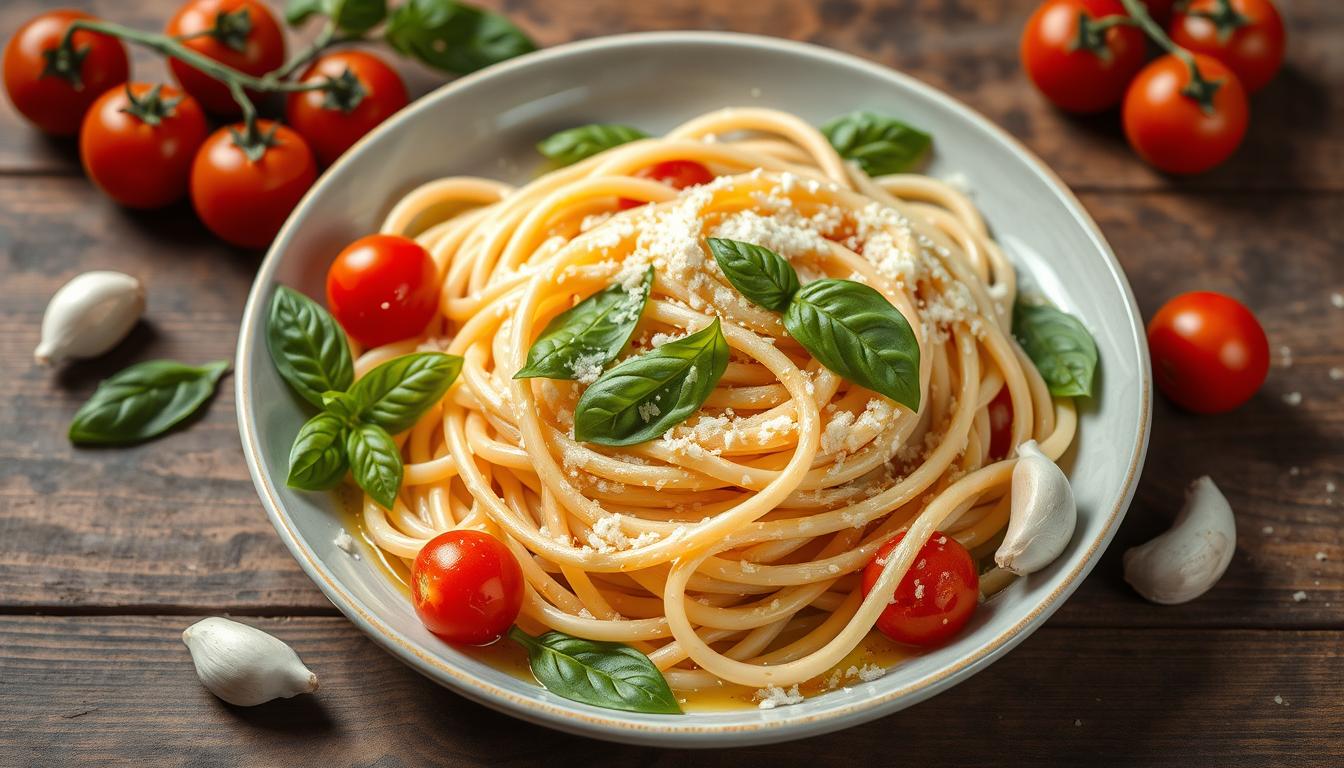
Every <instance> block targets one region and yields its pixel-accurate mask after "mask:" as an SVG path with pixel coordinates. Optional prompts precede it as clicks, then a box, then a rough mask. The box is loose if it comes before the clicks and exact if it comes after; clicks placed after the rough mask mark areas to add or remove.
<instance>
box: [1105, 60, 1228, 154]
mask: <svg viewBox="0 0 1344 768" xmlns="http://www.w3.org/2000/svg"><path fill="white" fill-rule="evenodd" d="M1195 62H1196V65H1197V66H1198V67H1199V71H1200V74H1201V75H1202V76H1203V77H1204V79H1205V80H1209V81H1211V82H1214V83H1217V84H1218V85H1217V90H1215V91H1214V94H1213V99H1212V110H1211V111H1209V112H1205V111H1204V109H1203V108H1202V107H1201V106H1200V103H1199V101H1197V100H1196V99H1194V98H1192V97H1190V96H1188V95H1186V94H1185V93H1184V89H1185V88H1186V86H1187V85H1189V83H1190V70H1189V69H1188V68H1187V67H1186V65H1185V62H1183V61H1181V60H1180V59H1179V58H1177V57H1175V56H1171V55H1168V56H1162V57H1159V58H1157V59H1156V60H1154V61H1153V63H1151V64H1149V65H1148V66H1147V67H1145V68H1144V69H1143V71H1142V72H1140V73H1139V76H1138V77H1136V78H1134V82H1133V83H1132V84H1131V85H1130V86H1129V92H1128V93H1126V94H1125V108H1124V121H1125V136H1126V137H1128V138H1129V144H1130V146H1131V147H1133V148H1134V151H1135V152H1138V153H1139V156H1140V157H1142V158H1143V159H1144V160H1146V161H1148V162H1149V163H1150V164H1152V165H1154V166H1156V167H1158V168H1160V169H1161V170H1163V171H1166V172H1167V173H1200V172H1202V171H1207V170H1208V169H1210V168H1212V167H1214V166H1215V165H1218V164H1219V163H1221V162H1223V161H1224V160H1226V159H1227V158H1228V157H1229V156H1230V155H1231V154H1232V153H1233V152H1234V151H1236V149H1237V146H1238V145H1239V144H1241V139H1242V137H1243V136H1245V135H1246V121H1247V110H1246V91H1245V90H1244V89H1242V87H1241V82H1240V81H1238V80H1237V76H1236V75H1234V74H1232V71H1231V70H1229V69H1228V68H1227V67H1225V66H1223V65H1222V64H1221V63H1219V62H1218V60H1217V59H1214V58H1211V57H1209V56H1204V55H1202V54H1195Z"/></svg>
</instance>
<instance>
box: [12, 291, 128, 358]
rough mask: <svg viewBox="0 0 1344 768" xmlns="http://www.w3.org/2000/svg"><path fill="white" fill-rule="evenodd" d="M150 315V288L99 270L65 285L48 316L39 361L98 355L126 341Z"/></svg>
mask: <svg viewBox="0 0 1344 768" xmlns="http://www.w3.org/2000/svg"><path fill="white" fill-rule="evenodd" d="M144 311H145V287H144V285H143V284H141V282H140V281H139V280H137V279H136V278H134V277H131V276H130V275H127V274H123V273H121V272H111V271H107V270H95V271H93V272H85V273H83V274H80V275H76V276H75V277H74V279H72V280H71V281H70V282H68V283H66V284H65V285H63V286H61V288H60V290H58V291H56V294H55V295H53V296H52V297H51V301H50V302H48V303H47V310H46V313H45V314H43V315H42V340H41V341H40V342H39V343H38V345H37V349H36V350H35V351H34V352H33V359H34V360H36V361H37V362H38V363H41V364H43V365H48V364H51V363H59V362H61V361H62V360H69V359H72V358H82V357H95V356H97V355H101V354H103V353H104V352H106V351H108V350H109V349H111V348H113V347H115V346H116V345H117V343H118V342H120V341H121V340H122V339H124V338H126V334H128V333H130V331H131V327H132V326H134V325H135V322H136V321H137V320H139V319H140V316H141V315H142V314H144Z"/></svg>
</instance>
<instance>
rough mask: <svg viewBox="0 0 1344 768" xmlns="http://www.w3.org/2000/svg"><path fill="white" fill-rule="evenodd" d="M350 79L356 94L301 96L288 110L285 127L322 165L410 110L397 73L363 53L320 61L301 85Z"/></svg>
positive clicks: (306, 93)
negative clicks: (405, 109) (403, 110)
mask: <svg viewBox="0 0 1344 768" xmlns="http://www.w3.org/2000/svg"><path fill="white" fill-rule="evenodd" d="M347 72H348V73H350V75H351V76H353V77H354V78H355V79H356V81H357V82H358V85H357V86H356V90H355V91H353V92H335V93H333V92H327V91H302V92H299V93H292V94H290V95H289V99H288V101H287V102H286V105H285V122H287V123H289V124H290V125H291V126H293V127H294V130H296V131H298V132H299V133H301V134H303V137H304V138H305V139H307V140H308V143H309V145H311V146H312V148H313V152H314V153H316V154H317V159H318V161H319V162H321V163H322V164H323V165H331V164H332V163H334V162H336V158H338V157H340V156H341V153H343V152H345V150H347V149H349V148H350V145H351V144H354V143H355V142H356V141H359V139H360V137H362V136H363V135H364V134H366V133H368V132H369V131H371V130H373V128H374V127H375V126H377V125H378V124H379V123H381V122H383V121H384V120H386V119H387V118H388V117H390V116H391V115H392V114H393V113H394V112H396V111H397V110H399V109H401V108H402V107H404V106H406V104H407V103H408V102H409V99H408V97H407V95H406V86H405V84H404V83H402V82H401V77H400V76H399V75H398V74H397V72H396V70H394V69H392V68H391V67H389V66H388V65H387V64H385V63H384V62H383V60H382V59H380V58H378V57H377V56H374V55H373V54H370V53H365V52H363V51H340V52H337V53H329V54H327V55H326V56H323V57H322V58H320V59H318V60H317V62H316V63H314V64H313V65H312V66H311V67H309V68H308V71H307V72H304V73H303V77H302V78H301V82H305V83H313V82H322V81H325V80H326V79H328V78H341V77H342V76H345V75H346V73H347Z"/></svg>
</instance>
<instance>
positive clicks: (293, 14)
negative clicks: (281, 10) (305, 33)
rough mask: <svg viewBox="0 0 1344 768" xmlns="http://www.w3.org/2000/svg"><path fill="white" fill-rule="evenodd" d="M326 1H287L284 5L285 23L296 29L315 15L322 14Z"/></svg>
mask: <svg viewBox="0 0 1344 768" xmlns="http://www.w3.org/2000/svg"><path fill="white" fill-rule="evenodd" d="M324 5H326V0H289V2H288V3H285V23H286V24H289V25H290V26H291V27H297V26H299V25H300V24H302V23H304V22H305V21H307V20H308V19H309V18H311V17H312V16H314V15H315V14H319V13H322V12H323V6H324Z"/></svg>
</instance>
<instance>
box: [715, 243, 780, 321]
mask: <svg viewBox="0 0 1344 768" xmlns="http://www.w3.org/2000/svg"><path fill="white" fill-rule="evenodd" d="M708 242H709V250H710V251H711V252H712V253H713V254H714V260H715V261H716V262H718V264H719V268H720V269H722V270H723V274H724V275H725V276H726V277H727V278H728V282H730V283H732V285H733V287H734V288H736V289H737V290H738V291H740V292H741V293H742V295H743V296H746V297H747V298H748V299H750V300H751V301H752V302H754V303H756V304H759V305H760V306H762V307H765V308H766V309H769V310H773V311H775V312H783V311H784V309H785V308H786V307H788V306H789V299H791V298H793V294H795V293H797V292H798V289H799V287H800V286H799V284H798V273H797V272H795V271H794V269H793V265H791V264H789V262H787V261H785V260H784V257H782V256H780V255H779V254H777V253H775V252H774V251H772V250H770V249H769V248H766V247H764V246H761V245H753V244H751V243H744V242H741V241H739V240H726V239H723V238H718V237H711V238H709V240H708Z"/></svg>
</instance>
